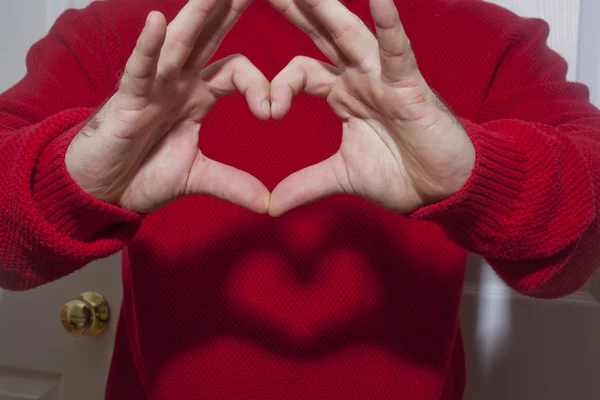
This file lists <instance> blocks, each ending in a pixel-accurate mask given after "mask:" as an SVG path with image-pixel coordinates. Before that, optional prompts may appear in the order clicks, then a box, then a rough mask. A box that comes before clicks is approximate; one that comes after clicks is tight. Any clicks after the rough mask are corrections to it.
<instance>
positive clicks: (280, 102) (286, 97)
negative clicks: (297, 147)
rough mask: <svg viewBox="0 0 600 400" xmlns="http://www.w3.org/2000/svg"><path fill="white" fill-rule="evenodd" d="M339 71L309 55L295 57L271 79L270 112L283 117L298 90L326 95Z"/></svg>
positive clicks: (321, 95)
mask: <svg viewBox="0 0 600 400" xmlns="http://www.w3.org/2000/svg"><path fill="white" fill-rule="evenodd" d="M339 73H340V71H339V69H337V68H335V67H334V66H332V65H329V64H326V63H323V62H321V61H318V60H315V59H314V58H309V57H302V56H299V57H295V58H294V59H293V60H292V61H290V63H289V64H288V65H287V66H286V67H285V68H284V69H282V70H281V72H279V74H277V76H276V77H275V78H274V79H273V81H271V114H272V116H273V118H275V119H281V118H283V117H284V116H285V115H286V114H287V113H288V111H289V110H290V108H291V106H292V98H293V97H294V96H296V95H297V94H298V93H300V92H305V93H307V94H309V95H311V96H317V97H327V96H328V95H329V93H330V92H331V88H332V86H333V84H334V83H335V81H336V79H337V77H338V75H339Z"/></svg>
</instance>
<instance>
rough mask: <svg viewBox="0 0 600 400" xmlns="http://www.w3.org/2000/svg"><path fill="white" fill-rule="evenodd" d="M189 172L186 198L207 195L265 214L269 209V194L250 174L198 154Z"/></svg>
mask: <svg viewBox="0 0 600 400" xmlns="http://www.w3.org/2000/svg"><path fill="white" fill-rule="evenodd" d="M198 157H199V159H198V161H197V162H195V163H194V166H193V167H192V169H191V170H190V175H189V179H188V184H187V188H186V195H193V194H206V195H210V196H214V197H217V198H219V199H222V200H225V201H228V202H230V203H233V204H236V205H239V206H241V207H244V208H246V209H248V210H250V211H254V212H257V213H260V214H265V213H266V212H267V210H268V207H269V197H270V196H269V191H268V190H267V188H266V187H265V185H263V184H262V183H261V182H260V181H259V180H258V179H256V178H255V177H254V176H252V175H250V174H249V173H247V172H244V171H241V170H239V169H237V168H234V167H231V166H229V165H225V164H222V163H220V162H218V161H214V160H211V159H209V158H206V157H204V156H203V155H202V154H200V153H199V155H198Z"/></svg>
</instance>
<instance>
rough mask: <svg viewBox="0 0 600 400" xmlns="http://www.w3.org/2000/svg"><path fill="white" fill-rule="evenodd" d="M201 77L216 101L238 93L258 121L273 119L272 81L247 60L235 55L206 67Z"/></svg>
mask: <svg viewBox="0 0 600 400" xmlns="http://www.w3.org/2000/svg"><path fill="white" fill-rule="evenodd" d="M201 76H202V79H203V80H204V82H205V84H206V86H207V88H208V90H209V91H210V92H211V93H212V94H213V95H214V96H215V98H217V99H218V98H221V97H224V96H227V95H230V94H232V93H235V92H238V91H239V92H240V93H242V94H243V95H244V96H245V97H246V101H247V102H248V106H249V107H250V110H251V111H252V113H253V114H254V115H255V116H256V117H257V118H260V119H268V118H270V117H271V104H270V101H269V97H270V90H269V88H270V84H269V81H268V79H267V78H266V77H265V76H264V75H263V73H262V72H260V70H259V69H258V68H256V66H255V65H254V64H252V63H251V62H250V60H248V59H247V58H246V57H244V56H242V55H239V54H236V55H232V56H229V57H226V58H223V59H221V60H219V61H217V62H215V63H213V64H211V65H209V66H208V67H206V68H205V69H204V70H203V71H202V73H201Z"/></svg>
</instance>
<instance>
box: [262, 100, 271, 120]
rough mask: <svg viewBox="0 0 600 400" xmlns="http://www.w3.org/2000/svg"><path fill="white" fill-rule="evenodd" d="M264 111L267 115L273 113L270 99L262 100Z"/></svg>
mask: <svg viewBox="0 0 600 400" xmlns="http://www.w3.org/2000/svg"><path fill="white" fill-rule="evenodd" d="M262 111H263V112H264V113H265V115H267V116H270V115H271V104H270V103H269V100H263V102H262Z"/></svg>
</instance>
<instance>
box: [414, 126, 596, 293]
mask: <svg viewBox="0 0 600 400" xmlns="http://www.w3.org/2000/svg"><path fill="white" fill-rule="evenodd" d="M588 122H589V121H588ZM598 122H600V121H598ZM463 124H464V125H465V127H466V129H467V131H468V132H469V134H470V136H471V138H472V140H473V142H474V145H475V147H476V152H477V162H476V166H475V170H474V171H473V174H472V177H471V179H470V180H469V181H468V182H467V184H466V185H465V186H464V187H463V189H462V190H461V191H460V192H458V193H457V194H456V195H455V196H453V197H451V198H449V199H447V200H445V201H442V202H440V203H438V204H434V205H432V206H429V207H425V208H423V209H421V210H419V211H417V212H416V213H414V214H413V217H414V218H419V219H428V220H432V221H435V222H437V223H439V224H440V225H441V226H442V228H443V229H444V230H445V231H446V232H447V234H448V236H449V237H450V238H452V239H453V240H454V241H455V242H456V243H458V244H459V245H461V246H462V247H464V248H465V249H467V250H469V251H471V252H474V253H477V254H480V255H482V256H483V257H485V258H486V259H487V260H488V261H489V262H490V264H491V265H492V266H493V267H494V268H495V269H496V271H497V272H498V274H499V275H500V276H501V277H502V278H503V279H504V280H505V281H506V282H507V283H508V284H509V285H510V286H511V287H513V288H514V289H515V290H517V291H519V292H522V293H525V294H528V295H532V296H537V297H556V296H562V295H565V294H568V293H570V292H572V291H575V290H577V289H578V288H580V287H581V286H583V285H584V284H585V282H586V280H587V279H588V278H589V277H590V276H591V274H592V273H593V272H594V270H595V269H596V268H597V267H598V264H596V265H594V264H595V263H594V260H591V259H589V257H591V256H592V254H593V249H594V248H595V247H593V243H597V242H598V234H599V232H598V219H597V217H596V216H597V215H599V214H600V213H599V212H598V210H599V208H598V204H599V201H598V198H597V197H598V195H599V194H600V188H599V187H598V182H600V176H598V174H599V171H600V168H598V163H599V161H598V159H599V158H600V140H599V139H598V137H600V134H599V133H598V132H596V131H595V128H593V126H594V125H593V124H587V123H586V124H585V125H579V126H578V125H577V124H563V125H561V126H560V128H559V127H556V128H554V127H551V126H548V125H543V124H536V123H527V122H523V121H514V120H500V121H494V122H490V123H485V124H481V125H477V124H474V123H472V122H469V121H463ZM567 132H568V133H567Z"/></svg>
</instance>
